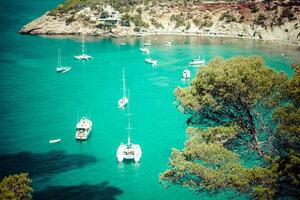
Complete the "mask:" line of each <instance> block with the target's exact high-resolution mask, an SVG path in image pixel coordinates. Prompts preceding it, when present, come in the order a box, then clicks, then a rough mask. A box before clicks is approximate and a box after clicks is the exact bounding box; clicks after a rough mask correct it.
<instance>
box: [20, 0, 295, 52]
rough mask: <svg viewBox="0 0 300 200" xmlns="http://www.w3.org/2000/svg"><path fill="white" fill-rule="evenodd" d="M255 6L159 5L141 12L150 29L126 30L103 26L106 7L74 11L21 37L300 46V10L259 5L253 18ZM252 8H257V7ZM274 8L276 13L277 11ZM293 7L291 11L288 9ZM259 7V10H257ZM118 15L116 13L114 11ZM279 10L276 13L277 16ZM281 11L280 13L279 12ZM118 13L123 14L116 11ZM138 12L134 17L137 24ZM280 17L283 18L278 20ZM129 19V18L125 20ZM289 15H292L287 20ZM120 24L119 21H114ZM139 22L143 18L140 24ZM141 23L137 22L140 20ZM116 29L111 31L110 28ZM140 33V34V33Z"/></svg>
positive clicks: (47, 18) (47, 19)
mask: <svg viewBox="0 0 300 200" xmlns="http://www.w3.org/2000/svg"><path fill="white" fill-rule="evenodd" d="M249 5H250V4H246V3H241V4H238V3H235V4H228V3H198V4H193V5H183V4H172V6H170V5H168V4H167V3H162V4H158V5H156V6H153V7H152V8H150V9H149V8H148V9H146V8H145V6H144V5H141V6H137V8H139V9H141V10H142V12H141V13H140V19H141V21H140V22H139V23H144V24H147V25H148V26H147V28H146V29H145V28H141V27H138V29H136V28H137V27H136V26H135V23H136V22H134V23H133V22H131V23H130V25H131V26H123V24H122V23H121V21H120V18H118V19H117V20H118V21H119V22H118V23H116V24H114V25H113V26H111V27H110V26H109V24H108V25H107V24H105V23H106V22H105V23H104V24H103V22H101V19H100V13H101V12H100V11H99V10H101V9H100V7H99V6H98V7H96V8H97V9H99V10H97V9H91V8H90V7H85V8H82V9H81V10H77V11H74V10H71V11H68V12H65V13H60V14H55V15H53V14H51V15H50V14H49V12H48V13H45V14H44V15H43V16H41V17H40V18H38V19H36V20H34V21H32V22H30V23H29V24H27V25H25V26H24V27H22V28H21V30H20V31H19V33H21V34H40V35H80V34H82V33H85V34H86V35H91V36H114V37H123V36H136V35H141V34H142V35H154V34H155V35H156V34H176V35H201V36H212V37H238V38H248V39H260V40H272V41H273V40H274V41H278V42H281V43H285V44H291V45H296V46H300V31H299V30H300V20H299V19H300V9H299V8H298V7H297V6H294V7H291V6H290V5H289V4H288V5H285V4H283V5H281V6H278V5H277V4H274V6H273V5H272V4H270V5H269V4H263V3H259V4H257V7H259V8H260V9H262V10H263V11H261V12H258V13H253V11H251V6H249ZM251 5H252V4H251ZM272 6H273V7H272ZM286 6H290V7H286ZM252 7H253V6H252ZM110 8H111V9H112V12H114V9H113V8H112V7H110ZM288 8H291V9H292V8H293V10H294V11H295V12H294V13H292V14H290V15H293V17H292V16H289V15H288V16H284V12H283V10H284V9H288ZM274 9H275V10H274ZM276 9H277V10H276ZM116 12H117V11H116ZM137 13H138V12H137V11H133V12H132V13H127V14H129V15H130V16H131V17H132V18H134V17H136V16H137ZM276 13H281V15H282V16H284V17H282V16H280V17H278V16H277V15H278V14H277V15H275V14H276ZM123 15H124V14H123ZM285 15H286V14H285ZM107 19H109V20H114V18H113V17H111V16H110V17H108V18H107ZM137 19H138V18H137ZM137 19H135V20H137ZM108 27H110V28H108ZM137 30H140V32H136V31H137Z"/></svg>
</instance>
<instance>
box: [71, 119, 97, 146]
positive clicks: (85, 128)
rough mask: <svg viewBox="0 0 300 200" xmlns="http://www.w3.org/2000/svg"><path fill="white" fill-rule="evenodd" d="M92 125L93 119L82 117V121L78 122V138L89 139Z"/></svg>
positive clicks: (76, 134) (76, 136)
mask: <svg viewBox="0 0 300 200" xmlns="http://www.w3.org/2000/svg"><path fill="white" fill-rule="evenodd" d="M92 126H93V123H92V121H91V120H89V119H87V118H85V117H83V118H81V119H80V121H79V122H78V123H77V124H76V133H75V138H76V140H87V139H88V137H89V135H90V133H91V131H92Z"/></svg>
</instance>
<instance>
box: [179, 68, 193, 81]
mask: <svg viewBox="0 0 300 200" xmlns="http://www.w3.org/2000/svg"><path fill="white" fill-rule="evenodd" d="M190 77H191V71H190V70H188V69H186V70H184V71H183V72H182V79H181V80H182V81H188V80H189V79H190Z"/></svg>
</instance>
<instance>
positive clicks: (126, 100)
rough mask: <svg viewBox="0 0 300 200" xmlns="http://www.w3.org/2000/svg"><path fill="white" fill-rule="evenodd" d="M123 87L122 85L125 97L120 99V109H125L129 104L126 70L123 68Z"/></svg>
mask: <svg viewBox="0 0 300 200" xmlns="http://www.w3.org/2000/svg"><path fill="white" fill-rule="evenodd" d="M122 82H123V85H122V87H123V88H122V90H123V97H122V98H121V99H119V101H118V108H121V109H124V108H125V106H126V105H127V103H128V98H127V96H126V81H125V68H124V67H123V79H122Z"/></svg>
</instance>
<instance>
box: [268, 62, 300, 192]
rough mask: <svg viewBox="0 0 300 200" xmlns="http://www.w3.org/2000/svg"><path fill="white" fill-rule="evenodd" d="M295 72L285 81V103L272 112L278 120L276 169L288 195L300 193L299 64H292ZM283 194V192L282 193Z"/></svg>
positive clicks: (280, 182)
mask: <svg viewBox="0 0 300 200" xmlns="http://www.w3.org/2000/svg"><path fill="white" fill-rule="evenodd" d="M294 69H295V73H294V75H293V77H292V78H291V79H290V80H289V81H288V82H287V83H286V87H285V94H286V101H287V103H286V105H284V106H282V107H279V108H277V109H276V111H275V112H274V115H273V117H274V120H275V121H276V122H278V124H279V125H278V127H277V132H276V135H275V136H276V138H277V145H278V152H280V154H279V157H278V159H276V163H277V165H278V167H277V168H276V171H277V173H278V175H279V176H280V180H279V183H278V184H279V185H280V186H281V187H282V188H288V191H285V190H287V189H285V190H283V189H282V190H280V192H281V193H288V195H289V196H294V197H297V196H299V195H300V191H299V190H298V188H299V186H300V176H299V168H300V147H299V144H300V125H299V121H300V65H297V66H294ZM283 195H284V194H283Z"/></svg>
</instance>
